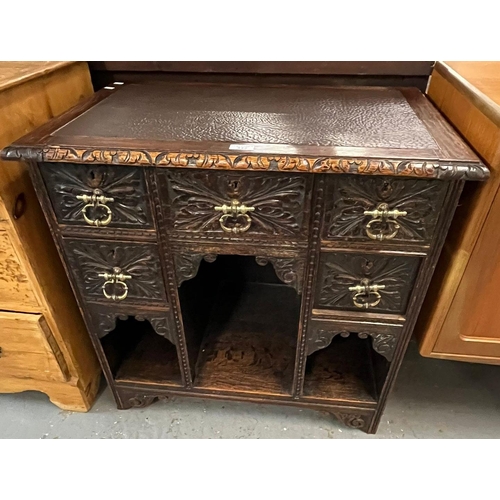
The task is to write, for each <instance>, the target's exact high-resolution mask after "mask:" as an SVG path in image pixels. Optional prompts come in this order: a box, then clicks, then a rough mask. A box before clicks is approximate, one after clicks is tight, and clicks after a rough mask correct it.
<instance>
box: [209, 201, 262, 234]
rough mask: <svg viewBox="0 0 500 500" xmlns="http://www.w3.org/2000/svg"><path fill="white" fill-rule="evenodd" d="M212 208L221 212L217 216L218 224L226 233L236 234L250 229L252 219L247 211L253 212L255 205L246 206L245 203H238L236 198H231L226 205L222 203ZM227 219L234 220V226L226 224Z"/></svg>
mask: <svg viewBox="0 0 500 500" xmlns="http://www.w3.org/2000/svg"><path fill="white" fill-rule="evenodd" d="M214 210H215V211H216V212H222V215H221V217H220V218H219V224H220V227H221V228H222V230H223V231H225V232H226V233H235V234H238V233H244V232H245V231H248V230H249V229H250V226H251V225H252V219H251V218H250V216H249V215H248V213H247V212H253V211H254V210H255V207H247V206H246V205H243V204H242V203H240V202H239V201H238V200H231V204H230V205H226V204H225V203H224V205H222V206H220V207H214ZM229 219H235V220H236V223H235V225H234V226H232V227H229V226H227V225H226V222H227V221H228V220H229ZM240 219H241V220H242V221H243V223H241V222H240V221H239V220H240Z"/></svg>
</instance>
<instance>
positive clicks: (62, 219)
mask: <svg viewBox="0 0 500 500" xmlns="http://www.w3.org/2000/svg"><path fill="white" fill-rule="evenodd" d="M40 172H41V173H42V176H43V179H44V181H45V184H46V186H47V191H48V193H49V196H50V200H51V202H52V206H53V208H54V212H55V214H56V217H57V220H58V222H59V223H60V224H69V225H81V226H85V227H89V228H94V230H95V231H96V233H98V231H99V229H101V228H103V227H110V228H113V227H116V228H130V229H133V228H136V229H148V228H152V227H153V221H152V216H151V207H150V202H149V199H148V196H147V190H146V183H145V180H144V172H143V170H142V169H140V168H134V167H124V166H121V165H119V166H118V165H116V166H107V165H76V164H71V163H41V164H40Z"/></svg>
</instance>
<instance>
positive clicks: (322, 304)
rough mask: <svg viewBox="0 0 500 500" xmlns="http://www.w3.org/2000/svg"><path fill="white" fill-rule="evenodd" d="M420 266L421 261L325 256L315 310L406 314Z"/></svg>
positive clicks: (416, 258)
mask: <svg viewBox="0 0 500 500" xmlns="http://www.w3.org/2000/svg"><path fill="white" fill-rule="evenodd" d="M419 265H420V259H419V258H418V257H400V256H392V255H378V254H357V253H323V254H322V255H321V258H320V265H319V274H318V280H317V289H316V300H315V307H316V308H324V309H348V310H352V311H368V312H388V313H396V314H404V313H405V311H406V307H407V303H408V299H409V296H410V292H411V291H412V288H413V283H414V281H415V278H416V275H417V271H418V268H419Z"/></svg>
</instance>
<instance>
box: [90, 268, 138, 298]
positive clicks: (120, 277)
mask: <svg viewBox="0 0 500 500" xmlns="http://www.w3.org/2000/svg"><path fill="white" fill-rule="evenodd" d="M98 276H99V278H104V279H105V280H106V281H105V282H104V283H103V284H102V287H101V288H102V294H103V295H104V296H105V297H106V298H107V299H108V300H115V301H117V300H124V299H125V298H126V297H127V295H128V286H127V284H126V283H125V280H129V279H131V278H132V276H130V274H124V273H123V272H122V270H121V269H120V268H119V267H114V268H113V272H112V273H99V274H98ZM110 285H113V292H112V293H109V292H108V290H107V288H108V286H110ZM116 285H119V286H120V288H121V289H122V292H121V293H120V294H117V293H116Z"/></svg>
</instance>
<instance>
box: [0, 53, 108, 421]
mask: <svg viewBox="0 0 500 500" xmlns="http://www.w3.org/2000/svg"><path fill="white" fill-rule="evenodd" d="M91 94H92V87H91V85H90V78H89V74H88V68H87V65H86V64H84V63H46V62H44V63H42V62H40V63H21V62H19V63H0V124H1V126H0V146H6V145H7V144H9V143H10V142H12V141H13V140H14V139H16V138H18V137H20V136H22V135H23V134H25V133H26V132H29V131H30V130H32V129H34V128H35V127H37V126H40V125H43V124H44V123H45V122H46V121H47V120H49V119H50V118H52V117H53V116H56V115H58V114H61V113H63V112H64V111H66V110H67V109H68V108H70V107H71V106H73V105H74V104H76V103H77V102H78V101H79V100H80V99H82V98H85V97H88V96H90V95H91ZM100 374H101V370H100V367H99V365H98V362H97V358H96V356H95V353H94V350H93V348H92V344H91V340H90V338H89V337H88V335H87V333H86V330H85V326H84V323H83V319H82V317H81V313H80V311H79V310H78V306H77V304H76V301H75V299H74V296H73V293H72V291H71V288H70V285H69V282H68V279H67V277H66V274H65V272H64V269H63V267H62V264H61V261H60V258H59V255H58V253H57V250H56V248H55V245H54V243H53V240H52V237H51V234H50V231H49V228H48V226H47V223H46V221H45V219H44V217H43V214H42V211H41V208H40V205H39V203H38V200H37V197H36V195H35V192H34V190H33V186H32V183H31V180H30V178H29V174H28V171H27V168H26V166H25V165H24V164H22V163H20V162H15V163H12V162H9V163H5V162H0V392H4V393H7V392H21V391H27V390H37V391H42V392H45V393H46V394H48V396H49V398H50V400H51V401H52V402H53V403H55V404H56V405H58V406H59V407H61V408H63V409H67V410H74V411H87V410H88V409H89V408H90V407H91V405H92V402H93V400H94V397H95V394H96V392H97V389H98V386H99V381H100V376H101V375H100Z"/></svg>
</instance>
